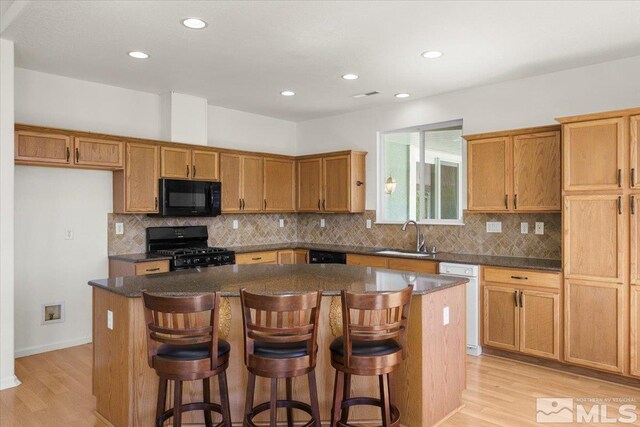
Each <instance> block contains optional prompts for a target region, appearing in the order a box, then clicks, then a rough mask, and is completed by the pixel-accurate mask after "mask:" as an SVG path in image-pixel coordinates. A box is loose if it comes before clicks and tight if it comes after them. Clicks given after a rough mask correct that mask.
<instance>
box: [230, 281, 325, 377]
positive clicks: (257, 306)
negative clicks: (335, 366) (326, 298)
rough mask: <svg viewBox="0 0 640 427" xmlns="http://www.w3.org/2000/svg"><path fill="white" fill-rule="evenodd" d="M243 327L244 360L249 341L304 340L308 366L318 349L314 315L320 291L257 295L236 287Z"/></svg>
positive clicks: (317, 313)
mask: <svg viewBox="0 0 640 427" xmlns="http://www.w3.org/2000/svg"><path fill="white" fill-rule="evenodd" d="M240 299H241V304H242V314H243V328H244V350H245V351H244V354H245V363H247V364H248V363H249V355H251V354H253V342H254V341H262V342H265V343H296V342H306V343H307V353H308V355H309V360H310V366H312V367H314V366H315V363H316V353H317V351H318V343H317V337H318V318H319V316H320V303H321V301H322V291H318V292H309V293H305V294H295V295H259V294H254V293H251V292H248V291H247V290H245V289H242V290H241V291H240Z"/></svg>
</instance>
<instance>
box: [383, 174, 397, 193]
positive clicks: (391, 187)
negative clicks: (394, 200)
mask: <svg viewBox="0 0 640 427" xmlns="http://www.w3.org/2000/svg"><path fill="white" fill-rule="evenodd" d="M396 185H397V183H396V180H395V179H394V178H393V177H392V176H391V175H389V178H387V180H386V181H385V182H384V192H385V193H387V194H391V193H393V192H394V191H396Z"/></svg>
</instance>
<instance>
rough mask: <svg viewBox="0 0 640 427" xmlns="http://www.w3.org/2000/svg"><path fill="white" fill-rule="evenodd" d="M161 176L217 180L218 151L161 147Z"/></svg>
mask: <svg viewBox="0 0 640 427" xmlns="http://www.w3.org/2000/svg"><path fill="white" fill-rule="evenodd" d="M160 151H161V153H160V176H161V177H162V178H174V179H196V180H203V181H217V180H218V178H219V174H218V152H217V151H212V150H205V149H201V150H197V149H189V148H181V147H176V146H162V147H161V149H160Z"/></svg>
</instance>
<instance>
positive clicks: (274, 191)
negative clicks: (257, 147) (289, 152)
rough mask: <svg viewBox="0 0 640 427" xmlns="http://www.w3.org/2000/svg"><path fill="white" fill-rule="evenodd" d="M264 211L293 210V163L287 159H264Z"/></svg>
mask: <svg viewBox="0 0 640 427" xmlns="http://www.w3.org/2000/svg"><path fill="white" fill-rule="evenodd" d="M264 210H265V211H276V212H278V211H279V212H282V211H294V210H295V162H294V161H293V160H289V159H276V158H269V157H267V158H265V159H264Z"/></svg>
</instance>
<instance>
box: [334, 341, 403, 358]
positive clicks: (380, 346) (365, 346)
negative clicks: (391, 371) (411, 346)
mask: <svg viewBox="0 0 640 427" xmlns="http://www.w3.org/2000/svg"><path fill="white" fill-rule="evenodd" d="M351 345H352V348H353V351H352V353H351V354H353V355H354V356H385V355H387V354H392V353H395V352H396V351H400V350H401V348H400V346H399V345H398V343H397V342H395V341H394V340H392V339H388V340H383V341H352V342H351ZM329 348H330V349H331V352H332V353H335V354H338V355H340V356H344V338H343V337H338V338H336V339H335V340H333V342H332V343H331V345H330V346H329Z"/></svg>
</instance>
